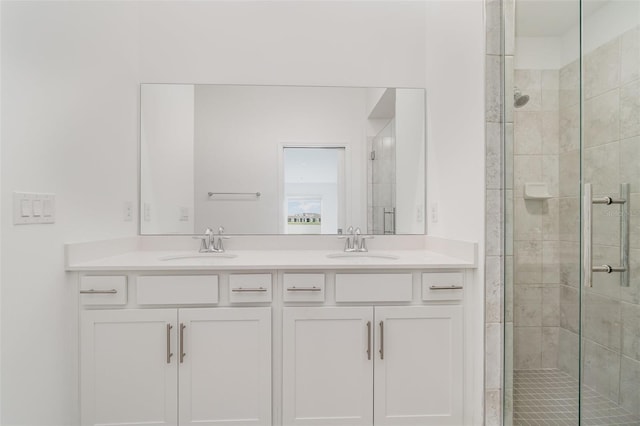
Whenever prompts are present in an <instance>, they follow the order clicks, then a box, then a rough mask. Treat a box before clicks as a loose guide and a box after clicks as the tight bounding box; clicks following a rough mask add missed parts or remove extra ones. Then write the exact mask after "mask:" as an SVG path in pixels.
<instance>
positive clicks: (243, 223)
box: [195, 85, 366, 234]
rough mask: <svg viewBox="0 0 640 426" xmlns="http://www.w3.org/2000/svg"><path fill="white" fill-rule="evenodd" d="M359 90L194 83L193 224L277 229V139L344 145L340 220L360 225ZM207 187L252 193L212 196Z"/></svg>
mask: <svg viewBox="0 0 640 426" xmlns="http://www.w3.org/2000/svg"><path fill="white" fill-rule="evenodd" d="M365 99H366V97H365V90H364V89H342V88H325V89H324V90H316V89H314V88H305V87H258V86H253V87H252V86H244V87H240V86H236V87H229V86H210V85H209V86H198V87H197V88H196V119H195V123H196V126H195V127H196V131H195V141H196V148H195V158H196V161H195V170H196V178H195V203H196V229H198V230H199V229H205V228H206V227H207V226H209V227H213V228H214V229H217V227H218V226H220V225H222V226H224V228H225V230H226V232H227V233H231V234H233V233H238V232H243V233H258V234H277V233H279V231H280V227H281V226H282V225H283V224H282V222H280V218H281V214H280V213H281V212H282V210H281V209H280V199H281V196H282V194H281V192H282V189H283V187H282V183H281V182H282V179H283V178H282V175H281V172H282V170H281V169H282V167H283V165H282V164H281V163H280V161H281V159H280V156H281V155H282V153H281V152H280V151H281V150H282V145H283V144H292V145H300V146H316V145H334V146H335V145H344V146H346V147H348V150H349V154H348V155H347V158H350V161H349V162H348V163H345V164H346V169H347V172H346V176H347V188H349V189H347V191H348V192H350V194H349V195H348V196H347V200H349V203H350V209H348V211H349V213H350V215H349V213H348V216H347V222H348V223H349V224H353V226H354V227H356V226H360V227H363V228H365V227H366V192H365V185H366V175H365V173H366V162H365V159H366V157H365V155H366V136H365V121H366V120H365V115H364V111H365ZM209 191H211V192H253V193H255V192H260V193H261V196H260V197H259V198H257V197H242V198H241V199H238V197H215V198H214V199H210V198H209V197H208V195H207V193H208V192H209Z"/></svg>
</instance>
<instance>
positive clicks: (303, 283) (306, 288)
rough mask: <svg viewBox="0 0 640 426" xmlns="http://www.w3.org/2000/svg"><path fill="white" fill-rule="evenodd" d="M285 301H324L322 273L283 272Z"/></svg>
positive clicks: (283, 296)
mask: <svg viewBox="0 0 640 426" xmlns="http://www.w3.org/2000/svg"><path fill="white" fill-rule="evenodd" d="M282 291H283V295H282V299H283V300H284V301H285V302H324V274H284V276H283V278H282Z"/></svg>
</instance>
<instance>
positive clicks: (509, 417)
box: [503, 388, 513, 426]
mask: <svg viewBox="0 0 640 426" xmlns="http://www.w3.org/2000/svg"><path fill="white" fill-rule="evenodd" d="M503 417H504V423H503V425H504V426H511V425H513V388H506V389H505V390H504V410H503Z"/></svg>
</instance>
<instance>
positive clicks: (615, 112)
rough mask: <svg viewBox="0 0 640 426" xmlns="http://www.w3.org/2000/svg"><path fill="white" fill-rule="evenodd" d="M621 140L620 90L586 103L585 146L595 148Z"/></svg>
mask: <svg viewBox="0 0 640 426" xmlns="http://www.w3.org/2000/svg"><path fill="white" fill-rule="evenodd" d="M619 138H620V90H619V89H615V90H611V91H609V92H606V93H604V94H602V95H599V96H596V97H594V98H591V99H588V100H587V101H586V102H585V103H584V145H585V147H587V148H589V147H594V146H598V145H604V144H606V143H609V142H612V141H616V140H618V139H619Z"/></svg>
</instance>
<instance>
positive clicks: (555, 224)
mask: <svg viewBox="0 0 640 426" xmlns="http://www.w3.org/2000/svg"><path fill="white" fill-rule="evenodd" d="M559 203H560V200H559V199H558V198H550V199H548V200H546V201H544V202H543V203H542V240H543V241H558V240H559V239H560V228H559V225H560V221H559V218H560V207H559ZM556 263H558V261H557V260H556Z"/></svg>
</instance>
